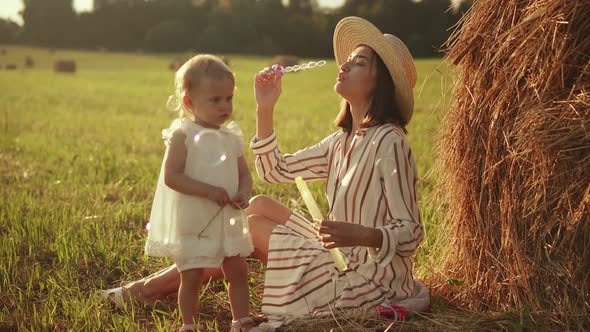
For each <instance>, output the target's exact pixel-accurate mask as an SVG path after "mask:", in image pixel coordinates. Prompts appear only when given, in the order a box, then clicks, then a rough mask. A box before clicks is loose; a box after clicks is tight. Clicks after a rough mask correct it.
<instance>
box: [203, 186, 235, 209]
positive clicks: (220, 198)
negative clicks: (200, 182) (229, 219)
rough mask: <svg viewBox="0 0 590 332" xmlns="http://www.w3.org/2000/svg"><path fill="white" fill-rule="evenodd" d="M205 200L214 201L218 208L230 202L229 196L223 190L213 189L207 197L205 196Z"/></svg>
mask: <svg viewBox="0 0 590 332" xmlns="http://www.w3.org/2000/svg"><path fill="white" fill-rule="evenodd" d="M207 198H208V199H210V200H212V201H214V202H215V203H217V205H219V206H224V205H225V204H227V203H229V202H230V199H229V195H228V194H227V191H225V189H223V188H215V189H213V190H211V191H210V192H209V195H207Z"/></svg>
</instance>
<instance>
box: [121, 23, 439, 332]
mask: <svg viewBox="0 0 590 332" xmlns="http://www.w3.org/2000/svg"><path fill="white" fill-rule="evenodd" d="M334 53H335V57H336V62H337V63H338V65H339V67H340V71H339V73H338V77H337V82H336V84H335V86H334V90H335V91H336V92H337V93H338V94H339V95H340V96H342V98H343V101H342V106H341V109H340V112H339V114H338V116H337V118H336V123H337V125H338V126H339V127H341V130H339V131H337V132H335V133H333V134H331V135H330V136H328V137H326V138H325V139H323V140H322V141H321V142H319V143H318V144H316V145H314V146H311V147H307V148H305V149H303V150H300V151H298V152H296V153H294V154H282V153H281V152H280V151H279V149H278V147H277V137H276V135H275V133H274V130H273V111H274V106H275V104H276V102H277V100H278V98H279V96H280V94H281V78H280V77H276V76H274V75H273V74H272V71H269V70H265V71H262V72H261V73H259V74H258V75H256V78H255V84H254V87H255V92H256V101H257V110H256V121H257V123H256V137H255V138H254V139H253V140H252V142H251V145H250V146H251V148H252V150H253V152H254V154H255V156H256V162H255V163H256V169H257V172H258V175H259V176H260V177H261V178H262V179H263V180H265V181H267V182H272V183H292V182H294V179H295V177H297V176H302V177H303V178H304V179H305V180H307V181H310V180H317V179H322V180H326V181H327V185H326V194H327V197H328V200H329V207H330V213H329V219H330V220H331V221H322V222H321V223H320V226H319V227H317V228H315V229H314V227H313V226H311V224H310V223H309V222H308V221H307V220H305V218H304V217H303V216H302V215H300V214H298V213H297V212H294V211H291V210H290V209H289V208H287V207H286V206H284V205H283V204H281V203H279V202H277V201H275V200H273V199H271V198H268V197H265V196H256V197H254V198H252V199H251V200H250V206H249V207H248V209H247V214H248V216H249V223H250V230H251V232H252V238H253V242H254V247H255V251H254V256H255V257H257V258H259V259H261V260H262V261H263V262H264V263H265V264H266V266H267V268H266V275H265V287H264V296H263V300H262V302H263V303H262V312H263V313H264V314H265V315H267V316H268V317H269V318H270V319H271V322H275V323H276V324H273V325H280V324H281V323H283V322H287V321H289V320H291V319H295V318H298V317H303V316H305V315H307V314H310V313H317V314H322V313H327V312H329V311H330V309H331V308H333V307H337V308H355V309H357V308H360V309H368V310H372V309H374V308H376V307H377V306H378V305H380V304H383V303H394V304H396V305H399V306H403V307H405V308H406V309H407V310H408V311H422V310H425V309H427V307H428V306H429V301H430V296H429V293H428V290H427V289H426V287H425V286H424V285H423V284H421V283H420V282H418V281H416V280H415V279H414V278H413V276H412V268H413V258H412V256H413V254H414V252H415V250H416V248H417V246H418V245H419V243H420V242H421V240H422V238H423V229H422V226H421V224H420V215H419V212H418V205H417V201H416V181H417V174H416V164H415V161H414V157H413V155H412V152H411V150H410V148H409V146H408V144H407V142H406V139H405V134H406V129H405V127H406V125H407V124H408V122H409V121H410V119H411V117H412V113H413V95H412V88H413V87H414V85H415V83H416V71H415V66H414V62H413V59H412V56H411V55H410V53H409V51H408V49H407V48H406V46H405V45H404V44H403V43H402V42H401V41H400V40H399V39H397V38H396V37H394V36H392V35H388V34H385V35H384V34H382V33H381V32H380V31H379V30H378V29H377V28H376V27H375V26H373V25H372V24H371V23H369V22H367V21H366V20H363V19H361V18H357V17H347V18H344V19H342V20H341V21H340V22H339V23H338V25H337V26H336V30H335V32H334ZM318 236H319V239H318V238H317V237H318ZM330 248H340V250H342V252H343V253H344V255H345V257H346V259H347V261H348V269H347V270H346V271H344V272H340V271H338V270H337V269H336V268H335V266H334V263H333V261H332V258H331V255H330V254H329V252H328V249H330ZM208 272H209V275H210V276H212V277H215V276H218V275H219V271H215V270H211V271H208ZM178 283H179V278H178V271H177V270H176V268H175V267H174V266H172V267H170V268H168V269H166V270H163V271H161V272H159V273H157V274H155V275H153V276H150V277H148V278H147V279H143V280H139V281H136V282H134V283H130V284H127V285H126V286H125V288H126V289H127V290H128V291H129V295H130V296H131V297H133V298H135V299H138V300H140V301H143V302H146V303H150V302H153V301H155V300H156V299H158V298H161V297H162V296H164V295H166V294H168V293H172V292H175V291H176V290H177V288H178ZM119 300H122V297H119Z"/></svg>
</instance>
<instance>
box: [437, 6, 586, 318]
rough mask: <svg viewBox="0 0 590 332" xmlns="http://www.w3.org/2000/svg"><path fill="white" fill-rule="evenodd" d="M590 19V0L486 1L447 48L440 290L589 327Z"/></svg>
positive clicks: (475, 305) (482, 306) (484, 306)
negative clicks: (449, 98) (450, 67)
mask: <svg viewBox="0 0 590 332" xmlns="http://www.w3.org/2000/svg"><path fill="white" fill-rule="evenodd" d="M589 18H590V1H589V0H496V1H492V0H489V1H488V0H485V1H476V3H475V4H474V6H473V7H472V9H471V11H470V12H469V13H468V15H466V16H465V17H464V19H463V21H462V22H461V25H460V27H459V29H458V30H457V31H456V32H455V33H454V34H453V36H452V37H451V39H450V41H449V48H450V51H449V54H448V58H449V59H450V60H451V61H453V62H454V63H455V64H457V65H458V84H457V88H456V95H455V98H456V99H455V101H454V105H453V106H452V107H451V110H450V112H449V114H448V117H447V119H446V121H447V125H446V129H445V132H444V133H443V137H442V140H441V146H440V151H441V155H440V156H441V158H440V160H441V164H440V168H439V172H440V174H441V183H440V184H441V188H444V190H443V191H444V192H446V194H447V196H446V198H445V201H446V202H448V205H446V207H445V209H446V211H447V218H446V220H447V221H448V225H449V234H448V236H449V238H450V241H449V247H448V250H447V251H446V254H445V255H446V257H445V263H444V264H443V270H442V271H444V272H443V273H442V274H444V278H445V279H442V280H438V283H437V284H438V285H441V286H440V287H439V289H438V290H437V291H438V292H439V293H441V294H443V295H445V296H449V297H450V298H452V299H453V300H455V301H457V302H458V303H461V304H464V305H467V306H468V307H469V308H471V309H475V310H511V309H514V308H518V309H530V310H531V311H533V312H543V313H550V315H549V317H551V318H552V319H555V321H556V322H560V324H566V325H569V326H570V327H576V328H578V327H582V326H584V324H588V316H587V313H588V312H590V296H589V293H590V277H589V273H590V212H589V210H590V186H589V180H590V19H589ZM449 280H452V281H453V283H452V284H454V286H452V285H450V284H451V283H449V282H448V281H449ZM445 281H446V282H445ZM457 284H459V285H458V286H457ZM546 317H547V316H546ZM586 327H588V326H587V325H586Z"/></svg>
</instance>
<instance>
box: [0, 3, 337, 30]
mask: <svg viewBox="0 0 590 332" xmlns="http://www.w3.org/2000/svg"><path fill="white" fill-rule="evenodd" d="M318 2H319V4H320V5H321V6H324V7H338V6H341V5H342V4H343V3H344V0H319V1H318ZM93 4H94V0H74V10H75V11H77V12H83V11H89V10H92V8H93ZM22 8H23V1H22V0H0V18H3V19H10V20H12V21H15V22H16V23H18V24H22V17H20V15H19V14H18V12H19V11H21V10H22Z"/></svg>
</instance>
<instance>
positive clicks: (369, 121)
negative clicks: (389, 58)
mask: <svg viewBox="0 0 590 332" xmlns="http://www.w3.org/2000/svg"><path fill="white" fill-rule="evenodd" d="M373 54H374V57H373V59H374V61H373V65H374V66H376V67H375V69H376V75H377V76H376V82H375V83H376V84H375V90H374V91H373V96H372V97H371V105H370V106H369V110H368V111H367V114H366V115H365V118H364V119H363V121H362V122H361V124H360V128H368V127H373V126H376V125H380V124H383V123H393V124H395V125H397V126H399V127H400V128H402V129H403V131H404V132H405V133H407V130H406V125H407V123H406V122H405V121H404V120H403V117H402V113H401V111H400V109H399V107H398V106H397V104H396V103H395V93H394V92H395V84H394V83H393V80H392V79H391V75H390V74H389V70H388V69H387V66H385V63H383V60H381V57H380V56H379V55H378V54H377V53H376V52H375V51H373ZM334 122H335V124H336V125H337V126H338V127H340V128H342V129H344V131H346V132H350V131H351V130H352V114H351V113H350V104H349V103H348V102H347V101H346V99H342V103H341V104H340V112H339V113H338V115H337V116H336V120H335V121H334Z"/></svg>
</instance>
